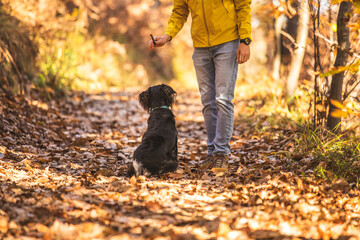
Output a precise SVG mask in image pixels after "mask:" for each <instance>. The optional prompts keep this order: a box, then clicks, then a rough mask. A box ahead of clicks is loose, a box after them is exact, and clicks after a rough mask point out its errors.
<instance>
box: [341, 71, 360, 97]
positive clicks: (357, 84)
mask: <svg viewBox="0 0 360 240" xmlns="http://www.w3.org/2000/svg"><path fill="white" fill-rule="evenodd" d="M355 76H356V73H354V75H353V76H352V77H351V79H353V77H355ZM351 79H350V80H351ZM359 84H360V81H358V82H357V83H356V84H355V86H354V87H353V88H352V89H351V90H350V91H349V92H347V93H346V94H344V96H343V101H345V99H346V98H347V97H348V96H349V95H350V94H351V93H352V92H353V91H354V90H355V88H356V87H357V86H359Z"/></svg>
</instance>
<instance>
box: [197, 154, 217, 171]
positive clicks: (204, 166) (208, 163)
mask: <svg viewBox="0 0 360 240" xmlns="http://www.w3.org/2000/svg"><path fill="white" fill-rule="evenodd" d="M214 163H215V162H214V157H213V156H211V155H208V156H207V157H206V158H205V159H204V160H203V161H202V162H201V163H200V168H201V170H208V169H210V168H212V167H213V165H214Z"/></svg>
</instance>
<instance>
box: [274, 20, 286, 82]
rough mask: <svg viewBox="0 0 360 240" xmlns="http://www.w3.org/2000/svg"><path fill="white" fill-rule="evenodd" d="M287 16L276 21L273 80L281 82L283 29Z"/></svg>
mask: <svg viewBox="0 0 360 240" xmlns="http://www.w3.org/2000/svg"><path fill="white" fill-rule="evenodd" d="M284 21H285V15H284V14H282V15H280V16H279V17H278V18H277V19H276V20H275V54H274V61H273V71H272V78H273V79H274V80H276V81H277V80H279V78H280V66H281V33H280V32H281V28H282V26H283V25H284Z"/></svg>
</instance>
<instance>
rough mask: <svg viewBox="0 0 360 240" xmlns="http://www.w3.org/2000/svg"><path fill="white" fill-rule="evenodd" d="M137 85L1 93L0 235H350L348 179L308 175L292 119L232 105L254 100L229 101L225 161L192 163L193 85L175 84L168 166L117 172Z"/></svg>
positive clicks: (134, 138) (122, 164) (130, 132)
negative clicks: (218, 168)
mask: <svg viewBox="0 0 360 240" xmlns="http://www.w3.org/2000/svg"><path fill="white" fill-rule="evenodd" d="M138 93H139V92H138V91H136V90H128V91H126V92H108V93H103V94H98V95H95V94H94V95H88V94H80V93H77V94H74V95H73V96H71V97H70V98H69V99H68V100H67V101H65V100H63V101H60V102H55V101H51V102H49V103H47V104H45V103H42V102H41V101H36V100H23V99H20V98H19V99H14V98H11V97H9V96H5V95H1V101H0V134H1V139H0V181H1V184H0V238H1V239H112V240H115V239H174V240H180V239H184V240H191V239H360V237H359V236H360V199H359V197H360V194H359V193H360V192H359V190H355V189H352V188H351V186H350V185H349V184H347V183H346V182H345V181H343V180H338V181H334V182H325V181H323V180H322V179H316V178H315V177H314V174H313V171H312V169H311V162H312V159H311V158H307V157H306V154H303V155H301V154H300V155H299V156H298V157H297V156H296V154H292V155H289V154H288V153H289V152H294V151H295V152H296V149H294V147H295V146H296V145H295V139H296V131H294V129H292V127H291V126H288V125H286V124H284V123H282V122H279V123H278V124H275V125H274V124H271V125H270V124H269V122H268V121H267V117H266V116H264V115H261V114H258V113H257V112H256V111H253V115H251V114H250V115H249V114H243V113H244V112H245V110H246V109H248V108H249V106H250V107H251V106H252V107H253V108H256V105H257V104H261V102H257V101H255V100H251V99H242V100H241V101H240V100H238V101H237V102H236V112H237V120H236V123H235V130H234V137H233V139H232V142H231V144H232V149H233V151H232V156H231V163H230V169H229V171H228V172H227V173H225V174H223V173H219V174H217V175H214V174H211V173H206V172H205V173H204V172H201V171H199V169H198V168H197V167H196V166H197V164H198V163H199V160H200V159H201V158H202V157H203V156H205V155H206V145H205V130H204V125H203V119H202V115H201V105H200V100H199V96H198V94H197V92H195V91H184V92H178V97H177V104H176V105H175V106H174V113H175V115H176V121H177V128H178V131H179V143H178V144H179V163H180V165H179V168H178V170H177V171H176V172H174V173H170V174H165V175H162V176H161V177H160V178H159V177H150V178H146V177H143V176H140V177H138V178H135V177H132V178H129V177H127V176H126V174H127V166H126V165H127V164H128V163H130V162H131V156H132V154H133V151H134V150H135V148H136V147H137V145H138V144H139V142H140V140H141V136H142V133H143V132H144V131H145V129H146V120H147V117H148V115H147V114H146V113H145V112H144V111H143V110H142V109H141V108H140V106H139V105H138V103H137V100H136V99H137V94H138ZM258 126H268V127H266V128H262V131H259V130H257V128H258ZM289 156H292V157H289Z"/></svg>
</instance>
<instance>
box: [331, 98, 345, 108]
mask: <svg viewBox="0 0 360 240" xmlns="http://www.w3.org/2000/svg"><path fill="white" fill-rule="evenodd" d="M330 102H331V104H332V105H334V106H335V107H337V108H340V109H344V108H345V106H344V105H343V104H342V103H341V102H339V101H338V100H335V99H330Z"/></svg>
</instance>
